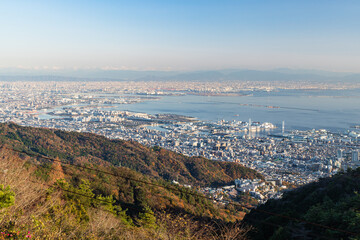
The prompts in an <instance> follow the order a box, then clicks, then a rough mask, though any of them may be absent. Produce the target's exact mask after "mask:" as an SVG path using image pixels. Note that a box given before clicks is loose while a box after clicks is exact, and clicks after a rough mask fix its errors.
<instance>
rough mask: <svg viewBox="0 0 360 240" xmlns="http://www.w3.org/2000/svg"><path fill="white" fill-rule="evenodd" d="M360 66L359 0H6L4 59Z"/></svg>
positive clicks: (178, 66) (40, 63) (127, 64)
mask: <svg viewBox="0 0 360 240" xmlns="http://www.w3.org/2000/svg"><path fill="white" fill-rule="evenodd" d="M8 67H19V68H35V69H36V68H103V69H138V70H145V69H146V70H149V69H156V70H166V69H169V70H198V69H202V70H206V69H224V68H251V69H271V68H278V67H290V68H308V69H309V68H311V69H323V70H333V71H352V72H360V1H358V0H354V1H346V0H337V1H331V0H324V1H322V0H309V1H307V0H301V1H292V0H284V1H271V0H266V1H265V0H264V1H260V0H258V1H257V0H248V1H241V0H232V1H231V0H215V1H212V0H204V1H203V0H163V1H161V0H143V1H137V0H129V1H121V0H116V1H111V0H108V1H103V0H98V1H91V0H86V1H80V0H76V1H75V0H69V1H68V0H58V1H52V0H46V1H37V0H32V1H29V0H23V1H21V0H16V1H5V0H4V1H0V68H8Z"/></svg>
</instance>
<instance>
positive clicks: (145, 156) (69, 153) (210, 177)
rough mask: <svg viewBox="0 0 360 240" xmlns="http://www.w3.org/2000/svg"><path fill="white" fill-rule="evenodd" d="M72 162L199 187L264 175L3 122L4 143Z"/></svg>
mask: <svg viewBox="0 0 360 240" xmlns="http://www.w3.org/2000/svg"><path fill="white" fill-rule="evenodd" d="M4 143H6V144H8V145H9V146H13V147H16V148H17V149H20V150H26V151H31V152H35V153H39V154H43V155H46V156H50V157H58V158H60V159H63V160H66V161H69V162H72V163H87V162H89V163H97V164H102V165H109V163H111V164H113V165H115V166H124V167H128V168H130V169H133V170H136V171H138V172H140V173H143V174H145V175H148V176H151V177H155V178H162V179H165V180H176V179H178V180H179V182H181V183H184V184H191V185H197V186H210V185H211V186H219V185H225V184H232V183H233V180H234V179H236V178H262V176H261V175H260V174H258V173H257V172H256V171H254V170H252V169H249V168H246V167H244V166H242V165H239V164H236V163H228V162H219V161H211V160H208V159H205V158H202V157H186V156H184V155H181V154H177V153H174V152H171V151H168V150H165V149H161V148H157V147H154V148H149V147H145V146H143V145H141V144H139V143H137V142H133V141H122V140H110V139H108V138H105V137H103V136H99V135H95V134H90V133H77V132H65V131H61V130H53V129H44V128H32V127H22V126H19V125H16V124H13V123H4V124H0V144H4Z"/></svg>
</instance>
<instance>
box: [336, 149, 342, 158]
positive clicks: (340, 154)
mask: <svg viewBox="0 0 360 240" xmlns="http://www.w3.org/2000/svg"><path fill="white" fill-rule="evenodd" d="M343 157H344V149H339V150H338V151H337V158H338V159H341V158H343Z"/></svg>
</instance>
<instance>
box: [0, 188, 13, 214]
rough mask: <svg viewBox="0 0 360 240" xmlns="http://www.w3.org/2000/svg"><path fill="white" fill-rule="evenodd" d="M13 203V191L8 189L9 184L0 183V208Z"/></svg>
mask: <svg viewBox="0 0 360 240" xmlns="http://www.w3.org/2000/svg"><path fill="white" fill-rule="evenodd" d="M14 203H15V193H14V192H13V191H11V190H10V186H7V187H4V185H2V184H0V209H2V208H7V207H10V206H12V205H14Z"/></svg>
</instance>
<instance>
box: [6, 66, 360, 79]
mask: <svg viewBox="0 0 360 240" xmlns="http://www.w3.org/2000/svg"><path fill="white" fill-rule="evenodd" d="M0 81H309V82H354V83H355V82H359V81H360V73H337V72H330V71H319V70H293V69H286V68H282V69H274V70H270V71H260V70H239V69H225V70H216V71H189V72H179V71H131V70H36V71H35V70H22V69H0Z"/></svg>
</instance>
